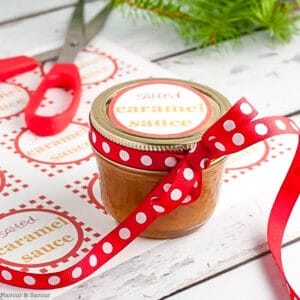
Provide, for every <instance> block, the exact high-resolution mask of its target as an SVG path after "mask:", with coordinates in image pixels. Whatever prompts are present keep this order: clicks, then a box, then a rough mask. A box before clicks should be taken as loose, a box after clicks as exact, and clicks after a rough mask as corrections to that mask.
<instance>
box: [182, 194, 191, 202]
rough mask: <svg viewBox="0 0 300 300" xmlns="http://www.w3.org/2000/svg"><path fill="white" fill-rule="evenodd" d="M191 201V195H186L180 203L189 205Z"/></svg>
mask: <svg viewBox="0 0 300 300" xmlns="http://www.w3.org/2000/svg"><path fill="white" fill-rule="evenodd" d="M191 200H192V196H191V195H187V196H186V197H185V198H184V199H183V200H182V202H181V203H189V202H190V201H191Z"/></svg>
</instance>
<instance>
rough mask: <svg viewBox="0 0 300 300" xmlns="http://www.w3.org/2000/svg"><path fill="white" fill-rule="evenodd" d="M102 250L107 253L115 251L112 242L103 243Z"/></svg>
mask: <svg viewBox="0 0 300 300" xmlns="http://www.w3.org/2000/svg"><path fill="white" fill-rule="evenodd" d="M102 250H103V252H104V253H106V254H109V253H112V251H113V246H112V244H111V243H109V242H105V243H104V244H103V245H102Z"/></svg>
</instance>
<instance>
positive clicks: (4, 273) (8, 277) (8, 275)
mask: <svg viewBox="0 0 300 300" xmlns="http://www.w3.org/2000/svg"><path fill="white" fill-rule="evenodd" d="M1 276H2V277H3V278H4V279H5V280H12V275H11V273H10V272H9V271H6V270H3V271H2V272H1Z"/></svg>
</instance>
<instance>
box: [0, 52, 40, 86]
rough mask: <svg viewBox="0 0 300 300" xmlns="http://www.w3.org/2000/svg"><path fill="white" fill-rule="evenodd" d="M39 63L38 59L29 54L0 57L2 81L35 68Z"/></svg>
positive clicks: (0, 78) (0, 79) (0, 76)
mask: <svg viewBox="0 0 300 300" xmlns="http://www.w3.org/2000/svg"><path fill="white" fill-rule="evenodd" d="M37 65H38V63H37V61H36V60H35V59H34V58H31V57H28V56H15V57H9V58H4V59H0V81H3V80H6V79H7V78H9V77H13V76H15V75H18V74H20V73H23V72H27V71H30V70H33V69H35V68H36V67H37Z"/></svg>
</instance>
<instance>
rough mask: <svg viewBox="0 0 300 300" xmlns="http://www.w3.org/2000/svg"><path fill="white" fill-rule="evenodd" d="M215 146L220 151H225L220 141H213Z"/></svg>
mask: <svg viewBox="0 0 300 300" xmlns="http://www.w3.org/2000/svg"><path fill="white" fill-rule="evenodd" d="M215 147H216V148H217V149H218V150H220V151H225V150H226V149H225V146H224V145H223V144H222V143H220V142H215Z"/></svg>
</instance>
